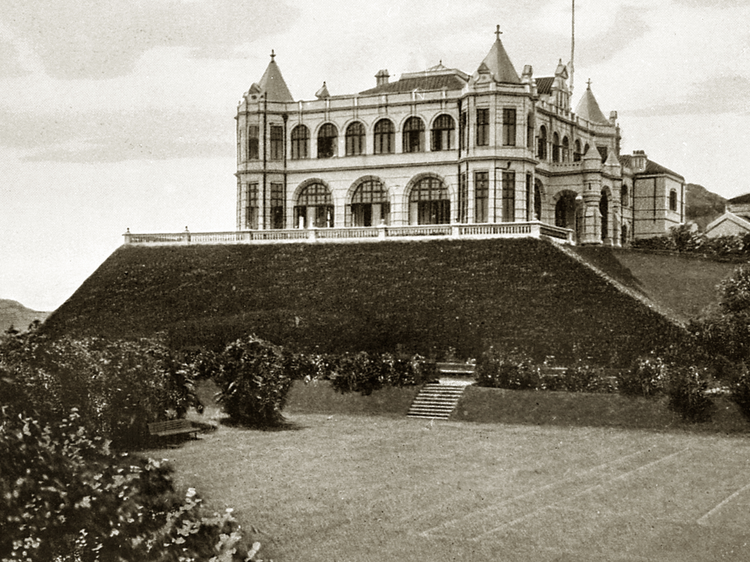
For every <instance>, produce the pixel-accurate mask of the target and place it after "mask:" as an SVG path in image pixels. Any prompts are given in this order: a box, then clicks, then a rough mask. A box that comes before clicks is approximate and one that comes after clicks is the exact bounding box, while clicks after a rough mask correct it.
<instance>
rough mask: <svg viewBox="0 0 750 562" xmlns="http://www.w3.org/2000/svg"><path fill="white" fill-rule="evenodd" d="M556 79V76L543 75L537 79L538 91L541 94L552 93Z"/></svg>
mask: <svg viewBox="0 0 750 562" xmlns="http://www.w3.org/2000/svg"><path fill="white" fill-rule="evenodd" d="M554 81H555V77H554V76H541V77H539V78H537V79H536V91H537V93H539V94H540V95H543V96H548V95H550V94H551V93H552V83H553V82H554Z"/></svg>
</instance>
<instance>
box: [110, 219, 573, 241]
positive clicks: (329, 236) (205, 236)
mask: <svg viewBox="0 0 750 562" xmlns="http://www.w3.org/2000/svg"><path fill="white" fill-rule="evenodd" d="M123 238H124V243H125V244H138V245H177V244H282V243H295V242H297V243H299V242H308V243H310V242H377V241H382V240H392V241H396V240H424V239H461V238H465V239H489V238H547V239H550V240H553V241H555V242H559V243H562V244H574V239H573V231H572V230H570V229H567V228H560V227H557V226H552V225H549V224H545V223H542V222H539V221H530V222H512V223H482V224H429V225H407V226H404V225H401V226H390V225H384V224H381V225H379V226H373V227H346V228H292V229H278V230H236V231H227V232H190V231H189V230H188V228H187V227H185V230H184V231H183V232H177V233H149V234H141V233H132V232H130V229H127V231H126V232H125V234H123Z"/></svg>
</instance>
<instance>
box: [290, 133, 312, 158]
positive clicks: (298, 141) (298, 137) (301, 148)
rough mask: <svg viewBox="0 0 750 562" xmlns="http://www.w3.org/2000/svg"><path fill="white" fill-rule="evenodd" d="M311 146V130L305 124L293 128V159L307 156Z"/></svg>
mask: <svg viewBox="0 0 750 562" xmlns="http://www.w3.org/2000/svg"><path fill="white" fill-rule="evenodd" d="M309 146H310V131H309V130H308V129H307V127H305V126H304V125H297V126H296V127H295V128H294V129H292V160H301V159H303V158H307V157H308V154H309V148H308V147H309Z"/></svg>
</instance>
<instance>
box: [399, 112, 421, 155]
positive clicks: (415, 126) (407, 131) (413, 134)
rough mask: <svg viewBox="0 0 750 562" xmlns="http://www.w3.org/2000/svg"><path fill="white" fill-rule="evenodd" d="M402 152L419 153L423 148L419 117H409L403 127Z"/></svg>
mask: <svg viewBox="0 0 750 562" xmlns="http://www.w3.org/2000/svg"><path fill="white" fill-rule="evenodd" d="M403 140H404V152H421V151H422V147H423V146H424V123H423V122H422V120H421V119H420V118H419V117H409V119H408V120H407V121H406V124H405V125H404V139H403Z"/></svg>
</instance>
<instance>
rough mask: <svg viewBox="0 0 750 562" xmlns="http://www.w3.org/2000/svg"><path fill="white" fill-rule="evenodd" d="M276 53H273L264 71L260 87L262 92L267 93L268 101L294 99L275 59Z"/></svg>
mask: <svg viewBox="0 0 750 562" xmlns="http://www.w3.org/2000/svg"><path fill="white" fill-rule="evenodd" d="M275 56H276V55H274V54H273V53H271V62H269V63H268V67H267V68H266V71H265V72H264V73H263V78H261V79H260V82H259V83H258V87H259V88H260V91H261V93H264V94H265V95H266V99H267V100H268V101H294V98H293V97H292V93H291V92H290V91H289V88H288V87H287V85H286V82H284V77H283V76H282V75H281V70H279V66H278V65H277V64H276V61H275V60H274V57H275Z"/></svg>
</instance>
